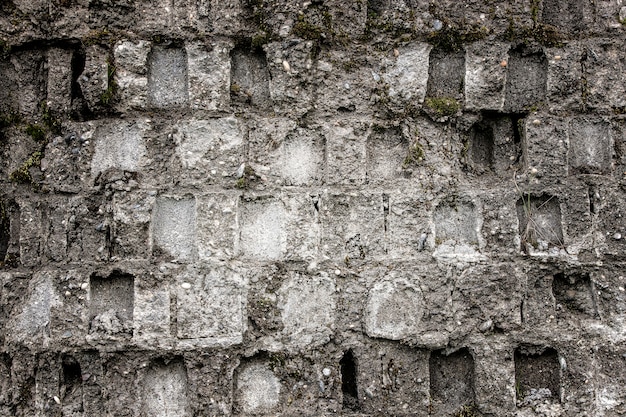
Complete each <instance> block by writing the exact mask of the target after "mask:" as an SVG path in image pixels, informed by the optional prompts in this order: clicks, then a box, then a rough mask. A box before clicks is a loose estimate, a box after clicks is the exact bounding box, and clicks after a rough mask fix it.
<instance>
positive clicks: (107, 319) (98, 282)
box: [89, 271, 135, 335]
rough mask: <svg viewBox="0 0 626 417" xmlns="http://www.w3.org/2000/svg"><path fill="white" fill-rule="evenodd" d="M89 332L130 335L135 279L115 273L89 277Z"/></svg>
mask: <svg viewBox="0 0 626 417" xmlns="http://www.w3.org/2000/svg"><path fill="white" fill-rule="evenodd" d="M89 284H90V301H89V321H90V329H89V333H104V334H108V335H111V334H117V333H132V329H133V304H134V299H135V285H134V284H135V278H134V277H133V276H132V275H130V274H126V273H123V272H119V271H115V272H113V273H111V274H110V275H109V276H107V277H101V276H98V275H97V274H93V275H92V276H91V278H90V282H89Z"/></svg>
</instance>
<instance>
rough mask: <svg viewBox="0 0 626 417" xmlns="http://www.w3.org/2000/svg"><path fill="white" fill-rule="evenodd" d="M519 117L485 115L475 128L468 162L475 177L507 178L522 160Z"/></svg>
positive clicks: (469, 148)
mask: <svg viewBox="0 0 626 417" xmlns="http://www.w3.org/2000/svg"><path fill="white" fill-rule="evenodd" d="M519 120H520V117H519V116H516V115H513V114H511V115H501V114H499V113H497V114H494V113H491V112H486V113H483V115H482V119H481V120H480V121H479V122H477V123H475V124H474V125H473V126H472V129H471V130H470V134H469V139H468V140H469V144H468V146H467V160H468V161H467V162H468V164H469V165H470V167H471V168H472V170H473V171H474V172H475V173H476V174H479V175H480V174H488V173H495V174H506V175H508V172H509V169H510V168H511V166H513V165H515V164H516V163H518V162H519V160H520V158H521V151H522V150H521V147H522V145H521V136H520V132H519V128H518V126H517V125H518V122H519Z"/></svg>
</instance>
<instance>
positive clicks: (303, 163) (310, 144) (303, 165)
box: [276, 129, 326, 185]
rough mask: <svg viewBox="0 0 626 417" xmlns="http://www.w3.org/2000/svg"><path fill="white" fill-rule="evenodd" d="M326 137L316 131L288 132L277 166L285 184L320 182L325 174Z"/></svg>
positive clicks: (300, 130) (299, 130)
mask: <svg viewBox="0 0 626 417" xmlns="http://www.w3.org/2000/svg"><path fill="white" fill-rule="evenodd" d="M325 148H326V146H325V141H324V138H322V137H320V136H319V135H317V134H316V133H315V132H312V131H308V130H305V129H297V130H295V131H294V132H292V133H290V134H288V135H287V136H286V137H285V140H284V141H283V143H282V146H281V158H280V163H279V165H278V166H277V167H276V169H277V171H278V172H279V173H280V176H281V177H282V178H283V179H284V182H285V185H309V184H310V185H313V184H319V183H321V182H322V180H323V175H324V153H325Z"/></svg>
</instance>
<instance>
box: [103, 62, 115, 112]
mask: <svg viewBox="0 0 626 417" xmlns="http://www.w3.org/2000/svg"><path fill="white" fill-rule="evenodd" d="M116 71H117V68H116V67H115V65H114V64H113V60H112V59H110V58H109V59H107V89H106V90H105V91H104V92H103V93H102V94H100V103H101V104H102V105H104V106H109V105H111V104H112V103H113V100H114V99H115V95H116V94H117V83H116V82H115V72H116Z"/></svg>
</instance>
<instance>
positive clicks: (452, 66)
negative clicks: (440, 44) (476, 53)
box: [426, 49, 465, 99]
mask: <svg viewBox="0 0 626 417" xmlns="http://www.w3.org/2000/svg"><path fill="white" fill-rule="evenodd" d="M428 66H429V68H428V84H427V89H426V95H427V97H450V98H454V99H459V98H462V95H463V85H464V82H465V51H456V52H450V51H445V50H441V49H433V50H432V51H431V52H430V59H429V63H428Z"/></svg>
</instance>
